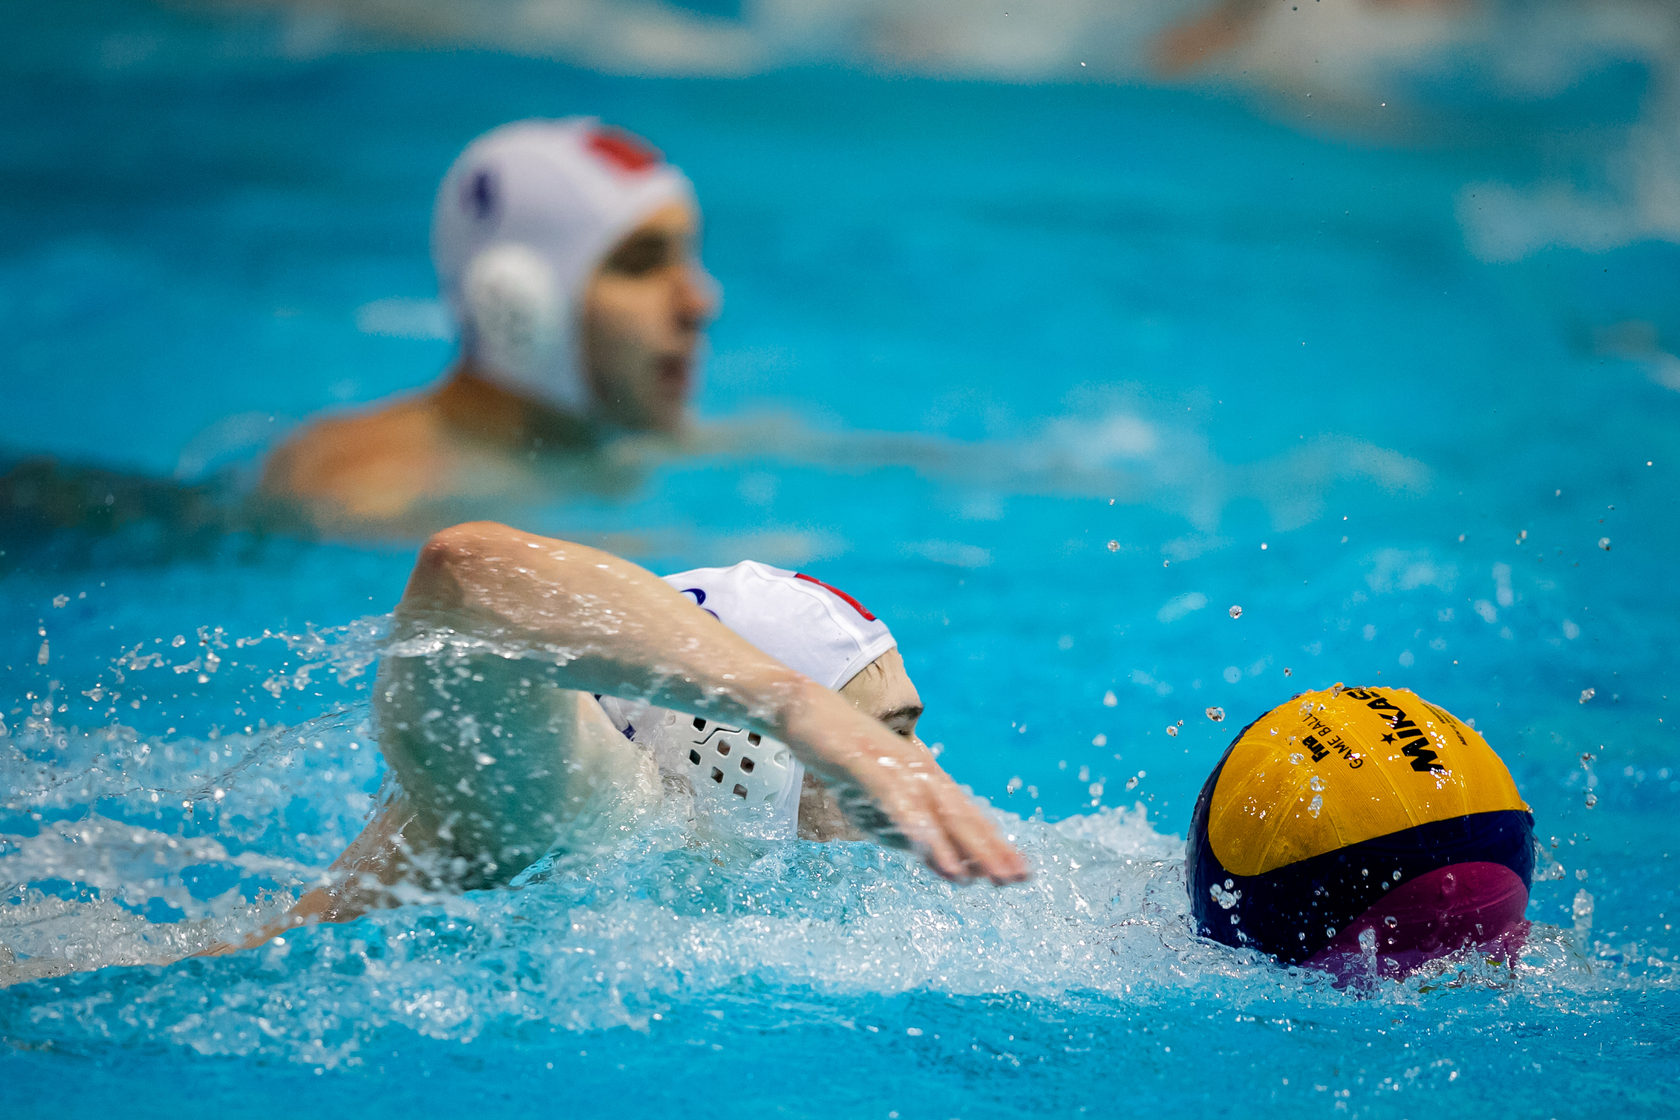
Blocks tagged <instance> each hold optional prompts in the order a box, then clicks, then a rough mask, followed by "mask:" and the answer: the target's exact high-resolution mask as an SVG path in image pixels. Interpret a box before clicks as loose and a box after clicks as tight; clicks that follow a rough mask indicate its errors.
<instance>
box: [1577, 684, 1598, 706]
mask: <svg viewBox="0 0 1680 1120" xmlns="http://www.w3.org/2000/svg"><path fill="white" fill-rule="evenodd" d="M1597 695H1598V690H1597V689H1592V688H1583V689H1582V690H1581V703H1583V704H1585V703H1586V702H1587V701H1588V700H1591V699H1592V698H1593V697H1594V696H1597Z"/></svg>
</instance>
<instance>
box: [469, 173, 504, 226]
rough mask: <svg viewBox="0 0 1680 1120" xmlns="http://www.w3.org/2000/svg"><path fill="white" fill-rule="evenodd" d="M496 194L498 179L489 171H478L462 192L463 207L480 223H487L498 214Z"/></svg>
mask: <svg viewBox="0 0 1680 1120" xmlns="http://www.w3.org/2000/svg"><path fill="white" fill-rule="evenodd" d="M496 193H497V192H496V177H495V176H494V175H492V174H491V173H490V172H488V171H476V172H474V173H473V176H472V178H470V179H468V180H467V186H466V190H464V191H462V192H461V205H462V206H463V207H464V208H465V209H467V210H470V211H471V212H472V216H473V217H474V218H475V219H477V220H478V221H481V222H482V221H486V220H488V219H489V218H490V217H492V216H493V215H494V214H495V212H496V203H497V202H498V201H499V199H498V198H497V197H496Z"/></svg>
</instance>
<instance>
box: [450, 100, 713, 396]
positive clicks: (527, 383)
mask: <svg viewBox="0 0 1680 1120" xmlns="http://www.w3.org/2000/svg"><path fill="white" fill-rule="evenodd" d="M671 202H686V203H689V204H691V205H692V204H693V202H694V189H693V187H692V186H691V185H690V184H689V181H688V179H687V178H686V177H684V175H683V174H682V172H680V171H678V170H677V169H676V168H674V167H672V166H671V165H670V164H668V163H666V162H665V161H664V159H663V157H662V156H660V154H659V152H658V151H656V150H655V149H653V148H652V147H651V146H649V145H648V144H646V143H645V142H643V141H642V140H640V139H639V138H638V137H635V136H633V135H631V134H629V133H626V132H620V131H618V130H615V129H607V128H604V127H602V125H601V124H600V122H599V121H597V120H595V119H594V118H590V117H568V118H566V119H564V120H553V121H544V120H533V121H517V122H515V123H513V124H506V125H503V126H501V127H500V128H497V129H493V130H492V131H490V132H487V133H485V134H484V135H483V136H480V137H479V138H478V139H477V140H474V141H473V142H472V143H471V144H469V145H467V149H466V150H465V151H464V152H462V153H461V154H460V156H459V157H458V158H457V159H456V160H455V162H454V164H453V165H452V166H451V167H450V168H449V172H448V174H446V175H445V176H444V178H443V183H442V185H441V186H439V188H438V194H437V202H436V204H435V205H434V206H433V209H432V264H433V265H434V266H435V267H436V268H437V276H438V287H439V289H440V291H441V293H442V295H443V298H444V300H445V301H446V302H447V303H448V304H449V307H450V310H451V311H452V312H453V313H454V315H455V319H456V321H457V322H458V323H459V324H460V328H461V341H462V348H463V349H464V351H465V352H466V353H467V354H468V355H469V356H471V357H472V358H473V360H474V362H475V364H476V365H477V367H478V369H479V370H480V371H481V372H482V373H484V374H486V375H487V376H489V377H491V378H493V379H494V380H496V381H497V382H498V383H500V384H502V385H504V386H505V387H507V388H509V389H512V390H514V391H515V392H518V393H519V394H520V395H522V396H526V397H530V398H532V399H534V400H537V401H540V402H542V403H543V404H547V405H549V406H551V407H554V408H558V409H560V410H562V411H565V412H570V413H574V414H588V413H589V412H590V411H591V410H592V409H593V406H594V401H593V399H592V397H591V394H590V390H589V382H588V379H587V377H586V376H585V371H584V368H583V349H582V339H581V338H580V331H579V321H580V314H581V301H582V298H583V295H584V291H585V289H586V288H587V286H588V284H589V279H590V276H591V275H592V274H593V273H594V271H595V267H596V265H598V264H599V263H600V261H601V258H602V257H604V256H606V254H607V253H608V252H609V251H610V250H611V249H612V248H613V246H614V245H616V244H617V243H618V242H619V241H620V240H621V239H622V238H623V237H624V236H625V235H626V234H628V233H629V232H630V231H631V230H633V229H635V227H636V226H637V225H638V224H639V223H641V222H642V221H643V220H645V219H646V218H647V216H648V215H649V214H651V213H653V211H655V210H657V209H659V208H660V207H661V206H664V205H666V204H668V203H671Z"/></svg>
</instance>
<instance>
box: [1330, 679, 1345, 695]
mask: <svg viewBox="0 0 1680 1120" xmlns="http://www.w3.org/2000/svg"><path fill="white" fill-rule="evenodd" d="M1346 691H1347V685H1345V684H1343V683H1342V682H1341V681H1337V682H1336V683H1335V684H1333V685H1331V686H1330V696H1331V699H1334V698H1336V697H1337V696H1340V695H1341V694H1342V693H1344V692H1346Z"/></svg>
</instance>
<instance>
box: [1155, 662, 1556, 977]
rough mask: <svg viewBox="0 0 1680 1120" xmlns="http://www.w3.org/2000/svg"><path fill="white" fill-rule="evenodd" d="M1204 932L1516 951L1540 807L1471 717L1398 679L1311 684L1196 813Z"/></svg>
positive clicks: (1397, 960) (1398, 959)
mask: <svg viewBox="0 0 1680 1120" xmlns="http://www.w3.org/2000/svg"><path fill="white" fill-rule="evenodd" d="M1186 862H1187V879H1188V882H1189V890H1190V909H1191V911H1192V913H1193V914H1194V916H1195V919H1196V922H1197V925H1198V927H1199V931H1200V932H1201V933H1202V934H1203V935H1205V936H1207V937H1212V938H1213V939H1215V940H1217V941H1223V942H1225V943H1226V944H1228V945H1239V946H1252V947H1255V948H1258V949H1261V950H1263V951H1264V952H1267V953H1270V954H1271V955H1272V956H1275V957H1277V958H1278V959H1279V960H1280V961H1283V962H1284V963H1286V964H1297V963H1307V964H1311V965H1326V966H1329V967H1332V968H1337V967H1338V966H1339V965H1340V964H1341V963H1343V962H1345V961H1346V960H1348V959H1349V958H1353V957H1357V956H1360V955H1366V956H1373V955H1374V956H1375V957H1376V958H1378V960H1379V962H1380V963H1379V969H1380V971H1382V972H1384V973H1388V974H1394V973H1398V972H1402V971H1406V970H1409V969H1410V968H1413V967H1415V966H1416V965H1418V964H1421V963H1422V962H1424V961H1425V960H1428V959H1430V958H1431V957H1435V956H1439V955H1441V954H1444V953H1449V952H1452V951H1454V950H1457V949H1460V948H1463V947H1465V946H1467V945H1482V946H1493V947H1503V948H1508V949H1514V948H1515V947H1516V946H1517V944H1518V943H1519V942H1520V938H1521V936H1522V933H1523V931H1524V930H1525V929H1526V923H1525V922H1524V920H1523V914H1524V911H1525V910H1526V909H1527V906H1528V889H1529V885H1530V883H1531V881H1532V878H1533V872H1534V818H1533V817H1532V815H1530V813H1529V809H1528V806H1527V805H1526V804H1524V802H1523V800H1522V797H1521V795H1519V794H1518V792H1517V787H1516V784H1515V783H1514V782H1513V781H1512V780H1511V775H1510V773H1509V771H1507V770H1506V768H1505V764H1504V763H1503V762H1501V761H1500V759H1499V756H1498V755H1497V754H1495V753H1494V752H1493V749H1492V748H1491V747H1489V746H1488V744H1487V742H1486V741H1485V740H1484V739H1483V738H1482V737H1481V736H1480V735H1478V734H1477V733H1476V732H1475V731H1474V730H1473V729H1472V728H1470V727H1469V726H1468V725H1466V724H1464V723H1462V722H1461V721H1459V720H1458V719H1456V718H1454V717H1453V716H1452V715H1450V714H1448V713H1447V712H1446V711H1443V710H1442V709H1440V708H1438V707H1436V706H1434V705H1433V704H1430V703H1429V702H1427V701H1426V700H1423V699H1422V698H1421V697H1419V696H1417V695H1415V694H1414V693H1411V692H1408V691H1406V690H1404V689H1397V688H1347V689H1344V688H1341V687H1340V686H1337V687H1336V688H1333V689H1329V690H1326V691H1320V692H1305V693H1302V694H1301V695H1299V696H1297V697H1295V698H1294V699H1292V700H1290V701H1289V702H1288V703H1285V704H1282V705H1280V706H1278V707H1277V708H1274V709H1272V710H1271V711H1269V712H1267V713H1266V714H1265V715H1263V716H1261V717H1260V718H1259V719H1257V720H1255V721H1254V722H1253V723H1251V724H1249V726H1248V727H1246V728H1244V729H1243V731H1242V733H1241V734H1239V735H1238V736H1237V737H1236V739H1235V741H1233V742H1232V744H1231V746H1230V748H1229V749H1228V750H1227V751H1226V752H1225V757H1224V758H1222V759H1221V760H1220V762H1219V765H1218V766H1217V767H1216V768H1215V769H1214V771H1213V774H1212V775H1211V776H1210V777H1209V778H1208V780H1207V783H1206V784H1205V785H1204V786H1203V787H1202V792H1201V797H1200V798H1199V799H1198V800H1197V802H1196V809H1195V813H1194V815H1193V816H1192V818H1191V822H1190V841H1189V851H1188V853H1187V860H1186Z"/></svg>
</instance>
